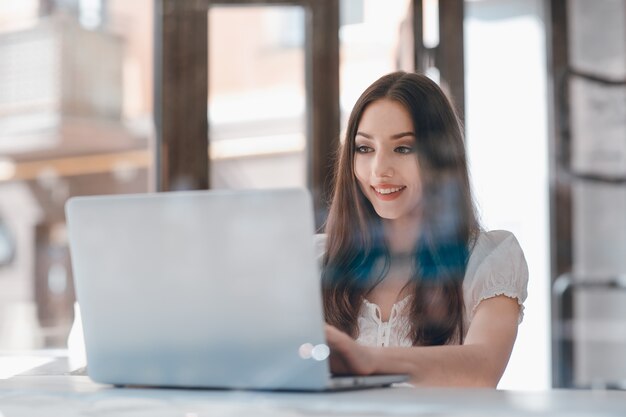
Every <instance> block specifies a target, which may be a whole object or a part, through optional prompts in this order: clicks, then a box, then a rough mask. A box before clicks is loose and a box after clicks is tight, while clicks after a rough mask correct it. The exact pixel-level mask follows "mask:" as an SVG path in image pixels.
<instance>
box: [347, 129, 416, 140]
mask: <svg viewBox="0 0 626 417" xmlns="http://www.w3.org/2000/svg"><path fill="white" fill-rule="evenodd" d="M356 136H363V137H364V138H367V139H372V138H373V136H372V135H370V134H368V133H365V132H361V131H358V132H356ZM406 136H415V133H413V132H401V133H396V134H395V135H391V139H400V138H404V137H406Z"/></svg>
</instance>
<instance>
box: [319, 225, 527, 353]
mask: <svg viewBox="0 0 626 417" xmlns="http://www.w3.org/2000/svg"><path fill="white" fill-rule="evenodd" d="M325 247H326V236H325V235H317V237H316V248H317V253H318V259H319V260H320V261H321V259H322V257H323V254H324V252H325ZM527 286H528V266H527V265H526V259H525V258H524V253H523V251H522V248H521V247H520V245H519V243H518V241H517V239H516V238H515V236H514V235H513V234H512V233H511V232H508V231H505V230H493V231H490V232H482V233H481V234H480V235H479V237H478V239H477V241H476V245H475V246H474V249H473V250H472V253H471V254H470V258H469V260H468V264H467V269H466V271H465V277H464V279H463V299H464V302H465V329H466V332H467V329H468V328H469V325H470V323H471V322H472V319H473V318H474V313H475V311H476V308H477V307H478V304H480V302H481V301H483V300H485V299H487V298H491V297H495V296H498V295H505V296H507V297H510V298H514V299H517V302H518V303H519V305H520V312H519V320H518V323H521V322H522V319H523V318H524V304H523V303H524V301H525V300H526V297H527V296H528V292H527ZM411 297H412V296H411V295H409V296H407V297H405V298H403V299H402V300H400V301H398V302H397V303H395V304H394V305H393V307H392V308H391V314H390V316H389V320H388V321H382V319H381V317H382V314H381V310H380V307H379V306H378V305H376V304H374V303H371V302H369V301H367V300H365V301H364V302H363V305H362V306H361V310H360V312H359V316H358V319H357V323H358V327H359V336H358V338H357V342H358V343H360V344H362V345H366V346H412V342H411V339H410V338H409V337H408V334H409V329H410V323H409V319H408V312H407V311H405V310H406V308H407V306H408V305H409V302H410V300H411Z"/></svg>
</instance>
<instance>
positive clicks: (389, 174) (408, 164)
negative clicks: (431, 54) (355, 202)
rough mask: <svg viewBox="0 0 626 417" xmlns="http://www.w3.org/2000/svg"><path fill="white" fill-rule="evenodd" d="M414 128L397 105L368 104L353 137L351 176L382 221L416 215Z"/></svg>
mask: <svg viewBox="0 0 626 417" xmlns="http://www.w3.org/2000/svg"><path fill="white" fill-rule="evenodd" d="M415 139H416V138H415V129H414V127H413V121H412V120H411V116H410V115H409V112H408V111H407V110H406V109H405V108H404V106H403V105H401V104H400V103H398V102H396V101H393V100H389V99H380V100H376V101H374V102H372V103H370V104H369V105H368V106H367V107H366V109H365V111H364V112H363V115H362V116H361V121H360V122H359V125H358V128H357V133H356V137H355V139H354V140H355V154H354V173H355V175H356V178H357V181H358V183H359V186H360V187H361V191H363V194H365V196H366V197H367V199H368V200H369V201H370V202H371V203H372V206H374V210H376V213H378V215H379V216H380V217H382V218H383V219H389V220H396V219H402V218H406V217H410V216H412V215H415V214H417V209H418V206H419V205H420V201H421V197H422V183H421V179H420V171H419V164H418V161H417V155H416V154H415V152H416V148H415Z"/></svg>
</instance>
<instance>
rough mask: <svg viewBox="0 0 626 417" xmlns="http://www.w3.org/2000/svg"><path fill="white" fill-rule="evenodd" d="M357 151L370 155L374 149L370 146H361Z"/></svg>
mask: <svg viewBox="0 0 626 417" xmlns="http://www.w3.org/2000/svg"><path fill="white" fill-rule="evenodd" d="M356 151H357V152H358V153H369V152H372V148H370V147H369V146H365V145H361V146H357V147H356Z"/></svg>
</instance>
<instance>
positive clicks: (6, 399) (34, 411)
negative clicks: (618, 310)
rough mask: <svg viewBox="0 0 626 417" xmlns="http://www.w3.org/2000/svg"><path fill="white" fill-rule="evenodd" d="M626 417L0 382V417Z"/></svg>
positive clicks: (370, 396) (408, 401)
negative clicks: (404, 416)
mask: <svg viewBox="0 0 626 417" xmlns="http://www.w3.org/2000/svg"><path fill="white" fill-rule="evenodd" d="M396 415H407V416H408V415H410V416H481V417H482V416H551V417H553V416H594V417H598V416H620V417H623V416H626V392H620V391H573V390H553V391H544V392H514V391H496V390H488V389H416V388H386V389H371V390H363V391H351V392H342V393H270V392H245V391H218V390H174V389H140V388H113V387H111V386H107V385H100V384H96V383H94V382H92V381H91V380H90V379H89V378H88V377H86V376H71V375H56V376H55V375H25V376H15V377H13V378H10V379H6V380H0V416H2V417H18V416H23V417H30V416H33V417H34V416H37V417H41V416H55V417H57V416H64V417H72V416H92V417H94V416H113V417H122V416H124V417H125V416H150V417H159V416H180V417H200V416H211V417H213V416H232V417H234V416H245V417H257V416H258V417H265V416H267V417H270V416H271V417H285V416H306V417H309V416H396Z"/></svg>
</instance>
